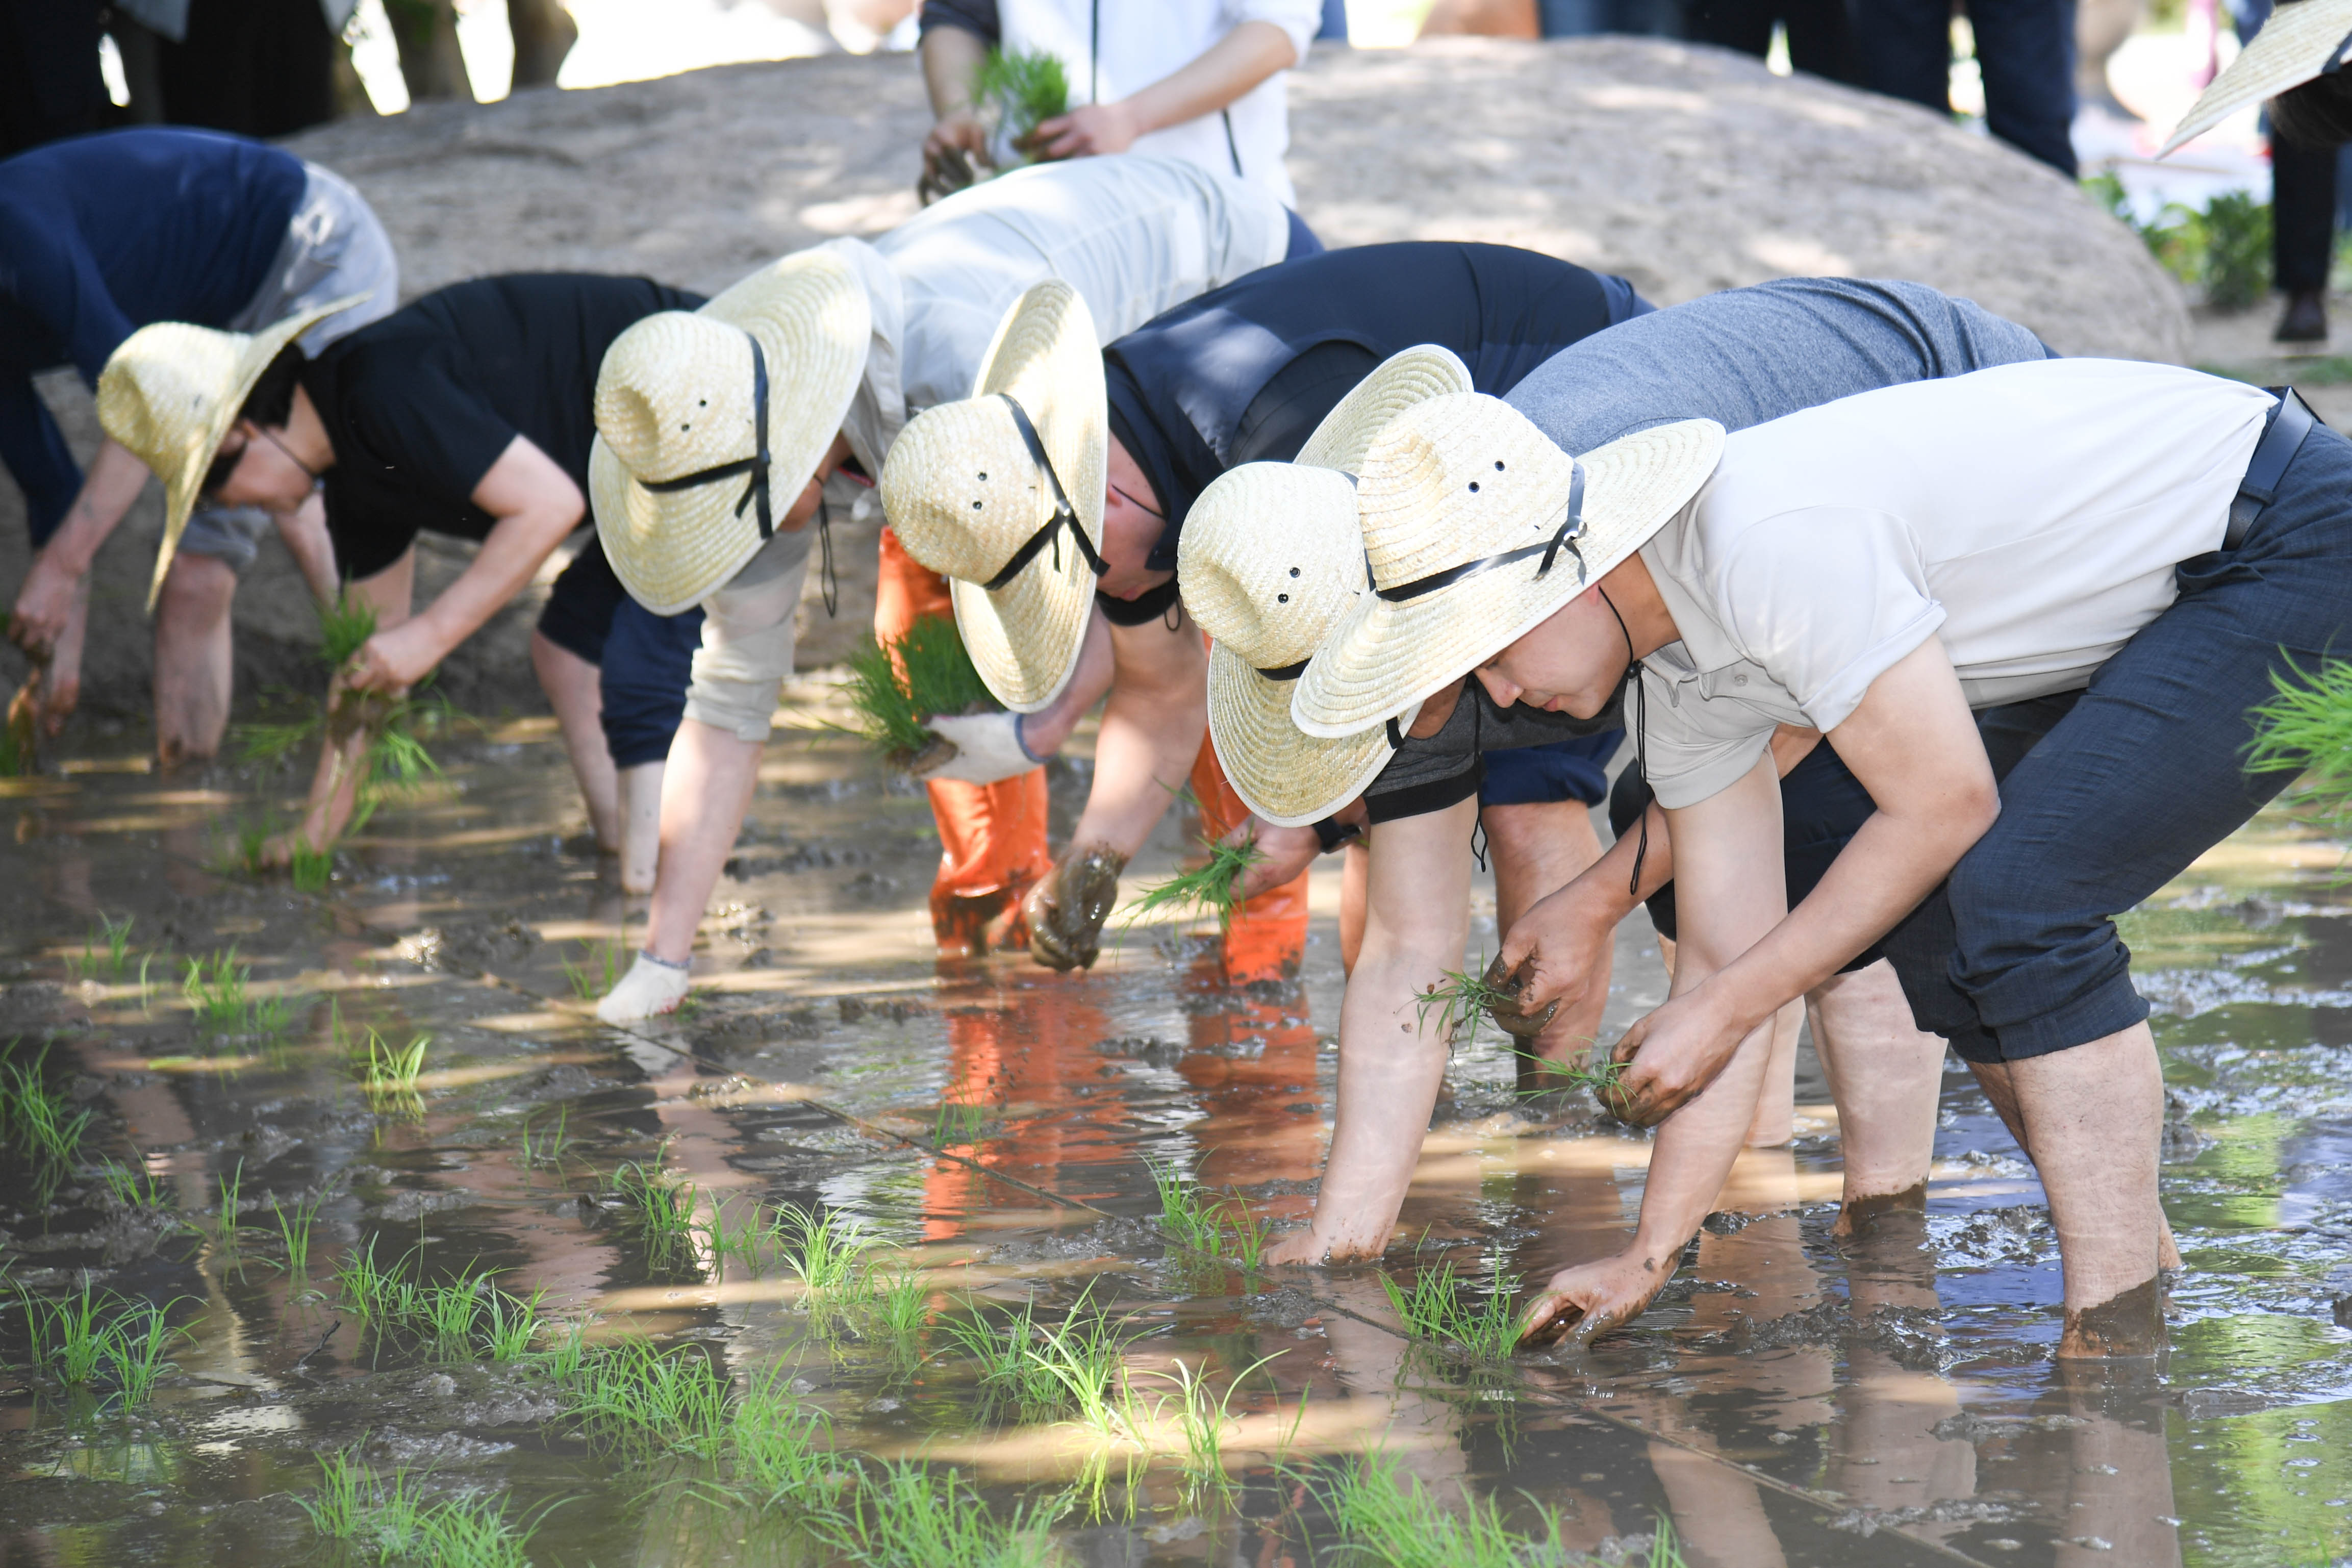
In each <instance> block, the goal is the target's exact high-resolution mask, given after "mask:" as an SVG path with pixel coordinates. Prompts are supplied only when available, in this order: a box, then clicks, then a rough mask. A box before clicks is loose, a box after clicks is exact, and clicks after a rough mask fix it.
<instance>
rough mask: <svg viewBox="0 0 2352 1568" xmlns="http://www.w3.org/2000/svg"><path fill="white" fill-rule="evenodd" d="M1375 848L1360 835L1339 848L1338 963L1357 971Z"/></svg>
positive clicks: (1349, 969)
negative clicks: (1344, 846)
mask: <svg viewBox="0 0 2352 1568" xmlns="http://www.w3.org/2000/svg"><path fill="white" fill-rule="evenodd" d="M1371 880H1372V852H1371V851H1370V850H1369V849H1367V848H1365V847H1364V841H1363V840H1362V839H1360V838H1358V839H1353V840H1351V841H1350V842H1349V845H1348V847H1346V848H1344V849H1342V850H1340V851H1339V967H1340V969H1341V970H1342V971H1344V972H1345V973H1349V974H1353V973H1356V956H1357V954H1359V953H1360V952H1363V950H1364V900H1365V898H1366V896H1367V895H1366V892H1365V889H1368V888H1370V886H1371Z"/></svg>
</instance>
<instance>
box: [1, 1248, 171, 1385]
mask: <svg viewBox="0 0 2352 1568" xmlns="http://www.w3.org/2000/svg"><path fill="white" fill-rule="evenodd" d="M16 1301H17V1306H18V1307H19V1309H20V1310H22V1311H23V1312H24V1314H25V1334H26V1344H27V1347H28V1348H29V1349H30V1351H31V1353H32V1358H33V1366H34V1368H35V1370H37V1371H38V1372H41V1373H46V1374H47V1375H48V1376H50V1377H54V1378H55V1379H57V1381H58V1382H59V1383H62V1384H66V1385H68V1387H74V1388H94V1387H96V1386H97V1385H98V1384H99V1383H100V1377H101V1374H106V1375H108V1376H110V1379H111V1381H112V1383H113V1385H114V1392H113V1394H111V1395H110V1403H116V1404H119V1405H121V1407H122V1408H123V1409H125V1410H130V1409H135V1408H136V1407H138V1406H140V1405H144V1404H146V1403H147V1401H148V1399H149V1397H150V1396H151V1395H152V1394H153V1393H154V1392H155V1384H156V1382H157V1381H158V1380H159V1379H160V1378H161V1377H162V1376H163V1374H164V1373H167V1372H170V1371H172V1370H173V1363H172V1361H171V1359H170V1352H171V1348H172V1342H173V1341H174V1340H178V1339H182V1338H184V1337H186V1334H187V1331H186V1330H184V1329H176V1328H173V1327H172V1326H171V1324H170V1322H169V1321H168V1313H169V1311H170V1304H168V1303H167V1304H166V1305H164V1306H161V1307H159V1306H156V1305H155V1304H154V1303H152V1302H151V1301H145V1300H134V1299H131V1298H129V1297H123V1296H118V1295H116V1294H114V1292H112V1291H110V1290H97V1289H92V1287H91V1285H90V1282H89V1277H88V1276H87V1275H85V1276H83V1278H82V1285H81V1293H80V1294H79V1296H68V1297H66V1298H64V1299H63V1300H55V1301H52V1300H47V1299H45V1298H43V1297H39V1296H36V1295H34V1294H33V1293H32V1292H31V1291H30V1290H27V1289H24V1288H23V1287H21V1286H20V1287H18V1288H17V1292H16Z"/></svg>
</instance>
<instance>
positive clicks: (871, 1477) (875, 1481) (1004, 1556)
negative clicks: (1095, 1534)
mask: <svg viewBox="0 0 2352 1568" xmlns="http://www.w3.org/2000/svg"><path fill="white" fill-rule="evenodd" d="M877 1470H878V1472H879V1473H878V1474H867V1475H865V1476H863V1477H861V1479H860V1482H859V1484H858V1486H857V1487H856V1489H855V1490H853V1491H852V1492H851V1493H850V1496H849V1499H848V1501H847V1505H846V1506H845V1507H844V1508H842V1509H840V1510H837V1511H835V1512H833V1513H831V1514H829V1515H828V1516H827V1517H825V1518H824V1520H822V1521H820V1522H819V1524H818V1526H817V1528H818V1530H819V1531H820V1533H821V1534H822V1535H823V1536H824V1538H825V1539H826V1540H827V1541H828V1542H830V1543H831V1544H832V1545H833V1546H835V1548H836V1549H837V1550H838V1551H840V1552H842V1553H843V1554H844V1555H845V1556H847V1557H849V1558H851V1559H853V1560H854V1561H856V1562H857V1563H863V1564H866V1568H939V1565H940V1564H943V1563H953V1564H955V1565H956V1568H1038V1565H1039V1564H1043V1563H1055V1562H1057V1561H1061V1560H1062V1559H1061V1555H1060V1553H1059V1552H1058V1551H1057V1550H1056V1549H1055V1544H1054V1540H1053V1534H1052V1531H1053V1527H1054V1523H1055V1521H1056V1520H1057V1519H1059V1518H1060V1517H1061V1515H1062V1512H1063V1510H1064V1505H1062V1504H1059V1503H1048V1504H1045V1505H1043V1506H1038V1507H1031V1506H1028V1505H1025V1504H1024V1505H1023V1506H1021V1507H1018V1508H1015V1509H1014V1510H1013V1517H1012V1518H1010V1519H1002V1520H1001V1519H998V1518H997V1517H995V1516H994V1515H993V1514H992V1513H991V1512H990V1511H989V1510H988V1506H987V1504H986V1503H984V1502H983V1501H982V1500H981V1497H980V1494H979V1493H978V1492H977V1491H975V1490H974V1489H973V1488H972V1487H971V1483H970V1482H968V1481H966V1480H964V1479H963V1478H962V1477H961V1475H959V1474H958V1473H957V1472H956V1471H954V1470H949V1471H947V1472H946V1473H945V1474H944V1475H943V1476H942V1475H935V1474H933V1473H932V1472H931V1471H930V1470H929V1469H928V1468H925V1467H924V1466H923V1465H921V1464H920V1463H919V1462H917V1461H914V1460H899V1461H898V1462H895V1463H890V1464H885V1465H881V1466H878V1467H877Z"/></svg>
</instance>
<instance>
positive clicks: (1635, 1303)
mask: <svg viewBox="0 0 2352 1568" xmlns="http://www.w3.org/2000/svg"><path fill="white" fill-rule="evenodd" d="M1673 1274H1674V1267H1673V1264H1672V1261H1671V1260H1669V1261H1668V1263H1667V1265H1666V1266H1665V1267H1664V1268H1658V1267H1656V1266H1655V1264H1654V1260H1652V1259H1646V1258H1642V1257H1640V1256H1639V1255H1637V1254H1634V1253H1631V1252H1621V1253H1619V1254H1617V1255H1616V1256H1615V1257H1614V1258H1602V1259H1601V1261H1599V1262H1598V1263H1584V1264H1580V1265H1578V1266H1577V1267H1576V1268H1563V1269H1561V1270H1560V1271H1559V1273H1557V1274H1555V1275H1553V1276H1552V1277H1551V1283H1550V1284H1549V1285H1547V1286H1546V1287H1544V1289H1543V1291H1542V1293H1541V1294H1540V1295H1538V1296H1537V1297H1536V1299H1535V1301H1534V1302H1533V1304H1532V1305H1530V1306H1529V1307H1528V1309H1527V1310H1525V1311H1524V1312H1522V1313H1520V1314H1519V1344H1520V1345H1521V1347H1522V1348H1526V1347H1531V1346H1535V1345H1546V1344H1550V1343H1552V1342H1555V1341H1558V1340H1562V1339H1565V1340H1567V1341H1568V1342H1570V1343H1573V1344H1583V1343H1585V1342H1588V1341H1591V1340H1593V1339H1596V1338H1598V1337H1599V1336H1601V1334H1605V1333H1607V1332H1608V1331H1610V1330H1612V1329H1614V1328H1618V1327H1621V1326H1622V1325H1623V1324H1626V1323H1629V1322H1632V1321H1633V1320H1634V1319H1635V1318H1638V1317H1640V1316H1641V1315H1642V1314H1643V1312H1644V1311H1645V1310H1648V1308H1649V1305H1650V1302H1651V1300H1653V1299H1654V1298H1655V1297H1656V1295H1657V1293H1658V1292H1659V1291H1660V1290H1661V1289H1664V1288H1665V1283H1666V1281H1667V1279H1670V1278H1672V1277H1673Z"/></svg>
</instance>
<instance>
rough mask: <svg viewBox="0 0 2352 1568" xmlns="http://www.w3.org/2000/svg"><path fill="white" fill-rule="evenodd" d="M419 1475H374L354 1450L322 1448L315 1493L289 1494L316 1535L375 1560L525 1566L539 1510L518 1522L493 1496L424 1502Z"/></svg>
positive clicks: (452, 1567) (473, 1567) (449, 1566)
mask: <svg viewBox="0 0 2352 1568" xmlns="http://www.w3.org/2000/svg"><path fill="white" fill-rule="evenodd" d="M419 1479H420V1478H418V1477H417V1476H415V1475H414V1474H412V1473H411V1472H409V1471H408V1470H405V1469H394V1471H392V1473H391V1474H390V1475H389V1476H383V1475H379V1474H377V1473H376V1471H375V1470H374V1469H373V1468H370V1467H369V1466H368V1465H367V1464H366V1463H365V1462H364V1461H363V1460H362V1459H361V1458H359V1453H358V1450H357V1449H352V1450H350V1451H348V1452H341V1453H334V1454H322V1455H320V1457H319V1489H318V1491H317V1493H316V1494H314V1495H313V1496H311V1497H309V1498H300V1499H297V1501H298V1502H299V1503H300V1505H301V1507H302V1510H303V1511H304V1512H305V1513H307V1514H309V1515H310V1523H311V1526H312V1528H313V1529H315V1530H316V1531H318V1532H319V1533H320V1535H322V1536H324V1537H326V1538H327V1539H328V1540H331V1541H341V1542H349V1543H350V1544H351V1545H352V1546H353V1547H355V1548H357V1549H358V1550H359V1552H362V1553H363V1554H365V1555H366V1556H367V1557H368V1558H370V1559H373V1561H374V1562H377V1563H431V1564H433V1568H530V1538H531V1536H532V1535H533V1534H535V1533H536V1532H537V1531H538V1528H539V1524H540V1522H541V1521H542V1520H544V1519H545V1517H546V1514H545V1511H544V1510H541V1512H540V1513H539V1514H538V1515H537V1516H536V1517H534V1518H530V1519H527V1520H524V1521H520V1522H519V1521H515V1520H513V1519H511V1518H509V1515H508V1512H507V1508H506V1505H505V1504H504V1503H503V1502H501V1501H499V1500H497V1499H495V1498H483V1497H475V1496H471V1495H467V1496H460V1497H455V1498H451V1499H448V1500H445V1501H442V1502H437V1503H428V1502H426V1501H425V1499H424V1497H423V1495H422V1493H421V1492H420V1490H419V1488H418V1483H419Z"/></svg>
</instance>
